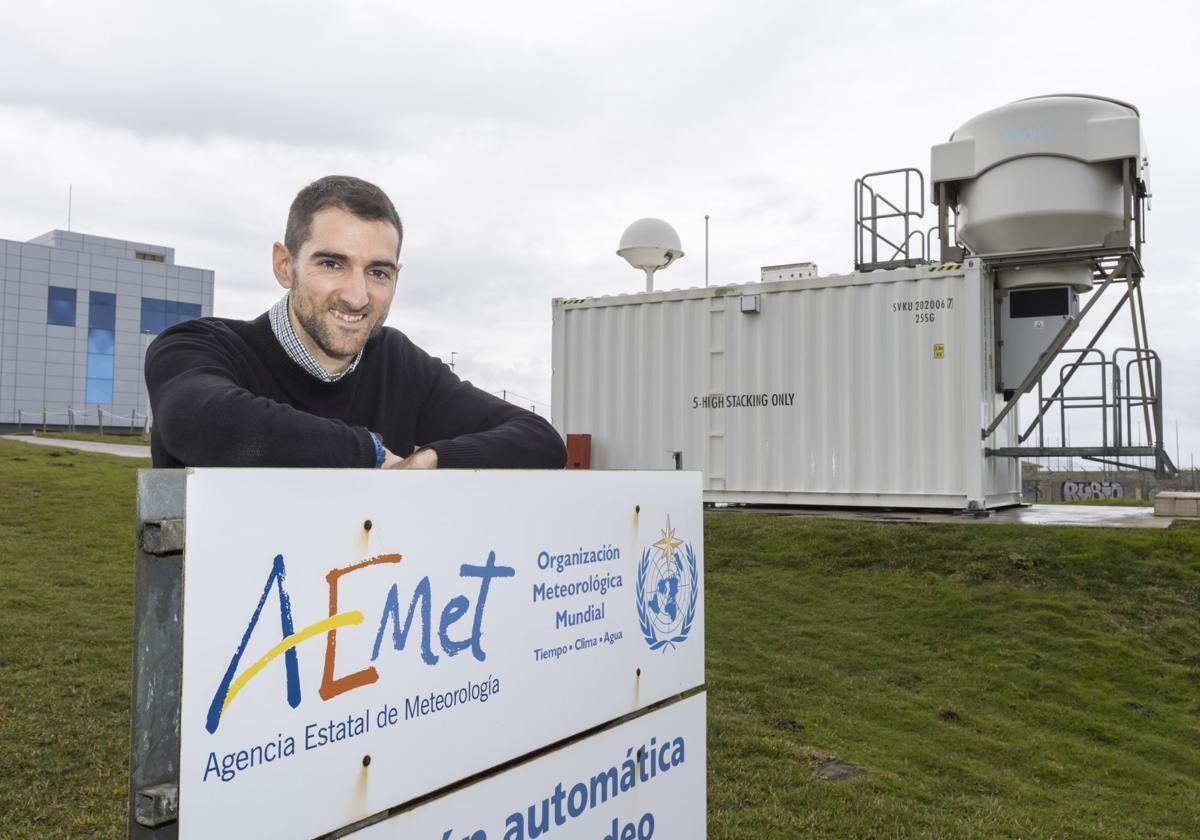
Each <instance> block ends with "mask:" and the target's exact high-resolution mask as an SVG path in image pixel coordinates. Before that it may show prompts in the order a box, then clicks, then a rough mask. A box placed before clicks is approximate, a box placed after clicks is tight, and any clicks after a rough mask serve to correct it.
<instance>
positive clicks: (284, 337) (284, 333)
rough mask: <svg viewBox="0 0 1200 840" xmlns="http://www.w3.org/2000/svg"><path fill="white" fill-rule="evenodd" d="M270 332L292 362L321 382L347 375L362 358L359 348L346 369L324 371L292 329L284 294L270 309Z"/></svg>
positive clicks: (286, 297) (286, 298) (286, 299)
mask: <svg viewBox="0 0 1200 840" xmlns="http://www.w3.org/2000/svg"><path fill="white" fill-rule="evenodd" d="M269 314H270V318H271V332H273V333H275V338H277V339H279V345H280V346H281V347H282V348H283V352H285V353H287V354H288V358H290V359H291V360H292V361H293V362H295V363H296V364H298V365H300V367H302V368H304V370H305V372H307V373H308V374H309V375H311V376H312V377H314V378H316V379H320V380H321V381H322V382H337V381H338V380H339V379H341V378H342V377H343V376H348V375H350V374H351V373H353V372H354V369H355V368H356V367H358V363H359V361H361V360H362V354H363V351H362V350H359V351H358V355H357V356H355V357H354V361H352V362H351V363H350V364H349V365H347V367H346V369H345V370H343V371H342V372H341V373H326V372H325V369H324V368H322V367H321V366H320V365H319V364H317V362H316V360H315V359H314V358H313V357H312V354H311V353H309V352H308V349H307V348H306V347H305V346H304V344H303V343H301V341H300V338H299V336H297V335H296V331H295V330H294V329H292V319H291V318H289V317H288V296H287V295H284V296H283V298H282V299H280V300H279V301H278V302H277V303H276V304H275V305H274V306H272V307H271V310H270V313H269Z"/></svg>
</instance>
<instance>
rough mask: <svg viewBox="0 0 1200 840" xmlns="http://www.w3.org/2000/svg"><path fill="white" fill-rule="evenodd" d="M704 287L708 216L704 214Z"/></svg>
mask: <svg viewBox="0 0 1200 840" xmlns="http://www.w3.org/2000/svg"><path fill="white" fill-rule="evenodd" d="M704 285H705V286H707V285H708V214H707V213H705V214H704Z"/></svg>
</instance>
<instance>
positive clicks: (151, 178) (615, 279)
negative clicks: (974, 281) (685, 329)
mask: <svg viewBox="0 0 1200 840" xmlns="http://www.w3.org/2000/svg"><path fill="white" fill-rule="evenodd" d="M1126 8H1127V7H1126V6H1123V5H1118V4H1116V3H1098V4H1097V3H1063V4H1053V5H1049V6H1048V5H1046V4H1034V3H1023V2H1014V3H1010V4H1004V5H1003V6H976V5H973V4H962V3H950V2H941V1H940V0H939V1H938V2H932V0H930V1H929V2H926V1H925V0H921V2H902V3H897V4H893V5H892V6H889V7H887V8H886V9H884V8H882V7H880V6H879V5H878V4H873V3H857V2H847V3H839V4H835V5H830V4H825V5H820V6H816V5H813V4H783V3H778V2H769V0H747V1H746V2H742V3H738V4H732V3H723V2H696V3H687V4H683V3H670V2H664V3H653V4H647V3H644V2H626V0H622V2H614V3H604V4H587V5H584V4H569V3H560V2H559V3H550V2H518V1H517V0H513V2H510V3H505V4H496V3H484V2H461V0H449V1H448V2H445V3H439V4H423V5H421V4H396V3H391V2H382V0H381V2H365V1H357V2H343V3H317V2H288V3H284V2H274V1H272V2H266V3H244V2H240V3H234V2H228V0H215V1H214V2H208V3H203V4H201V3H161V2H149V1H148V0H137V1H135V0H129V1H128V2H118V1H117V0H109V2H94V3H87V4H75V3H65V2H57V3H55V2H51V3H39V4H27V6H25V7H21V8H20V9H19V10H16V9H14V10H11V11H8V10H6V11H5V12H3V13H2V14H3V20H2V21H0V23H2V24H3V27H4V30H5V50H4V51H3V52H2V53H0V145H2V147H3V148H4V149H5V151H6V154H5V156H4V158H3V159H2V160H0V182H2V183H3V184H4V188H5V201H4V202H2V203H0V236H4V237H8V238H18V239H25V238H29V237H32V236H34V235H37V234H40V233H42V232H44V231H46V230H48V229H50V228H52V227H62V226H64V225H65V223H66V203H67V202H66V197H67V186H68V184H73V185H74V190H73V192H74V207H73V214H72V215H73V225H74V227H75V228H76V229H77V230H86V231H88V232H94V233H98V234H102V235H111V236H118V237H124V238H130V239H138V240H142V241H151V242H161V243H163V244H168V245H172V246H174V247H175V248H176V249H177V258H178V260H179V262H181V263H185V264H193V265H199V266H202V267H206V268H213V269H215V270H216V272H217V312H218V314H220V315H225V316H229V317H252V316H254V315H256V314H258V313H259V312H261V311H263V310H264V309H265V308H266V307H267V306H268V305H269V304H270V303H271V301H273V300H274V299H275V298H276V297H277V296H278V294H280V290H279V289H278V287H277V286H276V285H275V283H274V281H273V279H272V278H271V276H270V271H269V263H268V257H269V249H270V245H271V242H273V241H274V240H275V239H277V238H279V237H281V236H282V230H283V223H284V215H285V213H286V208H287V206H288V204H289V202H290V201H291V198H292V196H293V195H294V194H295V192H296V190H297V189H298V188H299V187H300V186H301V185H303V184H304V183H307V182H308V181H310V180H312V179H313V178H316V177H318V176H320V175H323V174H327V173H330V172H347V173H352V174H357V175H360V176H362V177H365V178H368V179H370V180H372V181H375V182H376V183H378V184H380V185H381V186H383V187H384V188H385V189H386V190H387V191H388V192H389V193H390V194H391V195H392V196H393V198H394V199H395V201H396V204H397V206H398V207H399V209H400V211H401V214H402V215H403V216H404V218H405V224H406V229H407V234H408V235H407V239H406V243H405V253H404V255H403V256H402V259H403V260H404V262H405V263H406V267H405V270H404V272H403V273H402V275H401V289H400V291H399V292H398V294H397V302H396V307H395V312H394V315H393V318H392V323H393V324H394V325H396V326H399V327H400V328H402V329H405V330H406V331H408V332H409V333H410V334H412V335H413V337H414V338H415V339H416V340H418V342H420V343H422V344H423V345H424V346H426V347H427V348H428V349H429V350H430V351H431V352H434V353H438V354H448V353H449V352H450V351H451V350H454V351H458V352H459V353H460V354H461V355H460V356H459V359H460V361H461V365H462V369H463V371H464V372H466V373H467V374H468V375H469V376H470V377H472V378H474V379H477V380H478V381H479V382H480V384H483V385H486V386H489V390H499V389H501V388H508V389H510V390H516V391H517V392H518V393H524V394H528V395H530V396H531V397H533V398H535V399H538V400H542V401H548V399H549V376H550V362H549V353H550V317H549V306H550V300H551V298H553V297H556V296H563V297H573V296H579V295H590V294H615V293H621V292H628V291H636V290H637V289H639V288H640V287H641V286H642V283H643V281H642V278H641V277H640V275H638V274H637V273H636V272H635V271H633V270H632V269H631V268H629V267H628V266H627V265H626V264H624V262H622V261H621V260H620V259H619V258H617V257H616V255H615V254H614V251H615V248H616V243H617V240H618V238H619V237H620V234H621V231H622V230H623V229H624V227H625V226H626V225H627V224H628V223H629V222H631V221H632V220H634V219H636V218H639V217H641V216H646V215H657V216H661V217H663V218H665V219H667V220H669V221H670V222H671V223H672V224H674V225H675V227H676V228H677V229H678V230H679V233H680V235H681V237H682V239H683V246H684V250H685V251H686V252H687V256H686V257H685V258H684V259H683V260H682V261H680V262H679V263H678V264H676V265H673V266H671V268H670V269H669V270H667V271H665V272H662V273H661V274H660V276H659V279H658V282H659V284H660V286H665V287H679V286H699V285H703V283H704V232H705V229H704V215H705V214H709V215H710V216H711V221H710V254H709V256H710V259H709V268H710V277H711V279H712V282H714V283H729V282H746V281H752V280H754V279H756V278H757V277H758V269H759V267H760V266H762V265H768V264H777V263H785V262H793V261H799V260H815V261H816V262H817V263H818V264H819V265H820V267H821V270H822V272H823V273H842V272H846V271H848V270H850V268H851V260H852V251H851V233H852V228H851V189H852V185H853V182H854V179H855V178H856V177H858V176H860V175H862V174H864V173H866V172H869V171H873V170H879V169H890V168H893V167H897V166H916V167H919V168H921V169H924V170H927V169H928V156H929V148H930V146H931V145H932V144H934V143H936V142H940V141H941V140H942V139H944V138H945V137H946V136H948V135H949V133H950V132H951V131H953V130H954V129H955V128H956V127H957V126H958V125H959V124H961V123H962V122H964V121H965V120H966V119H968V118H970V117H971V116H972V115H974V114H976V113H979V112H981V111H983V110H986V109H988V108H991V107H994V106H996V105H1000V104H1003V103H1004V102H1007V101H1010V100H1012V99H1015V98H1018V97H1021V96H1029V95H1035V94H1040V93H1049V92H1054V91H1058V90H1084V91H1093V92H1097V93H1104V94H1107V95H1112V96H1116V97H1118V98H1124V99H1128V100H1130V101H1133V102H1135V103H1136V104H1138V105H1139V106H1140V107H1141V109H1142V114H1143V120H1144V126H1145V131H1146V136H1147V138H1148V140H1149V143H1150V150H1151V156H1152V161H1153V166H1154V189H1155V200H1154V211H1153V213H1152V214H1151V217H1150V228H1149V230H1150V241H1149V242H1148V243H1147V246H1146V263H1147V267H1148V277H1147V282H1146V303H1147V316H1148V319H1149V321H1150V332H1151V338H1152V340H1154V341H1155V343H1156V346H1157V347H1158V349H1159V350H1160V352H1161V353H1162V355H1163V358H1164V360H1165V364H1166V375H1165V377H1164V378H1165V383H1166V392H1165V393H1166V399H1167V417H1168V425H1170V423H1171V422H1172V421H1173V419H1174V416H1180V417H1181V418H1182V419H1183V420H1184V421H1185V424H1186V425H1187V427H1188V428H1187V429H1185V430H1184V435H1183V437H1184V438H1185V442H1184V449H1185V450H1186V448H1187V443H1186V440H1187V439H1189V438H1192V439H1194V440H1195V441H1196V445H1197V447H1198V448H1200V385H1198V384H1197V383H1198V382H1200V377H1198V376H1196V373H1197V371H1196V369H1195V366H1194V365H1193V363H1192V362H1191V361H1190V359H1192V358H1193V357H1194V355H1195V349H1194V348H1195V344H1194V330H1193V328H1192V326H1191V325H1192V322H1193V321H1194V320H1195V319H1194V315H1192V314H1191V309H1190V307H1189V306H1188V304H1189V303H1190V301H1191V298H1192V297H1193V296H1194V295H1193V292H1192V290H1193V289H1194V288H1195V287H1196V285H1197V283H1200V269H1197V268H1195V267H1194V260H1193V259H1192V249H1193V245H1192V239H1193V236H1192V232H1191V222H1190V219H1191V213H1192V210H1191V196H1193V195H1195V194H1197V192H1200V165H1198V164H1197V163H1196V159H1195V156H1194V154H1193V151H1192V149H1191V147H1190V145H1189V144H1190V143H1191V139H1192V138H1193V137H1195V136H1196V135H1197V134H1198V133H1200V125H1198V122H1200V120H1198V118H1197V116H1196V113H1195V111H1194V109H1190V108H1187V107H1183V106H1182V105H1181V104H1180V103H1181V102H1183V101H1185V100H1186V97H1184V96H1182V94H1184V93H1185V92H1186V91H1185V85H1186V83H1187V80H1191V79H1194V78H1195V77H1196V76H1197V66H1196V59H1195V58H1193V57H1192V55H1193V53H1192V50H1191V49H1190V46H1189V45H1188V44H1187V43H1186V39H1187V37H1188V35H1187V33H1188V32H1189V31H1191V29H1192V26H1191V24H1192V23H1194V21H1193V20H1192V18H1194V17H1195V13H1194V12H1192V11H1190V10H1187V11H1183V12H1180V11H1178V7H1172V6H1168V5H1164V4H1160V3H1155V2H1150V3H1147V4H1144V5H1143V6H1141V7H1139V30H1138V35H1139V39H1140V40H1141V42H1142V43H1143V44H1145V45H1146V50H1147V51H1149V52H1150V53H1152V54H1153V55H1154V61H1131V60H1127V59H1126V58H1125V57H1124V56H1123V55H1122V54H1121V53H1120V52H1119V51H1118V50H1116V49H1115V48H1113V45H1115V44H1116V43H1118V42H1119V35H1120V33H1119V32H1117V31H1115V30H1114V28H1113V27H1114V24H1113V20H1118V19H1120V16H1119V15H1118V12H1120V13H1121V14H1125V10H1126ZM18 11H19V13H18ZM1106 45H1107V46H1106ZM928 224H933V220H932V217H930V218H929V221H928Z"/></svg>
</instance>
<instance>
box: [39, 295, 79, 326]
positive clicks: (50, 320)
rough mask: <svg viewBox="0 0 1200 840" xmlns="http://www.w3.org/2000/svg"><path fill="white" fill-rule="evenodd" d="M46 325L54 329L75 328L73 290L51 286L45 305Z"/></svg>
mask: <svg viewBox="0 0 1200 840" xmlns="http://www.w3.org/2000/svg"><path fill="white" fill-rule="evenodd" d="M46 323H47V324H50V325H52V326H55V327H73V326H75V290H74V289H66V288H63V287H62V286H51V287H50V296H49V299H48V301H47V304H46Z"/></svg>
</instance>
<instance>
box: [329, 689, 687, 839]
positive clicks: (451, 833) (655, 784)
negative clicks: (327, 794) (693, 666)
mask: <svg viewBox="0 0 1200 840" xmlns="http://www.w3.org/2000/svg"><path fill="white" fill-rule="evenodd" d="M705 755H706V750H705V696H704V694H697V695H695V696H693V697H689V698H688V699H686V700H681V701H679V702H678V703H673V704H671V705H669V706H666V707H664V708H662V709H658V710H656V711H653V712H650V713H648V714H646V715H643V716H642V717H640V718H637V719H635V720H632V721H629V722H627V723H623V724H621V725H620V726H616V727H614V728H612V729H609V730H606V731H604V732H601V733H599V734H596V735H593V736H591V737H590V738H587V739H586V740H584V741H579V742H576V743H574V744H572V745H571V746H569V747H564V748H563V749H561V750H557V751H555V752H552V753H549V754H548V755H545V756H542V757H540V758H537V759H535V760H533V761H531V762H529V763H527V764H523V765H520V766H519V767H516V768H513V769H512V770H508V771H505V772H504V773H501V774H499V775H497V776H494V777H492V778H490V779H485V780H484V781H481V782H477V783H476V784H473V785H471V786H470V787H467V788H464V789H462V790H460V791H455V792H454V793H451V794H448V795H447V796H444V797H441V798H440V799H435V800H433V801H432V802H429V803H426V804H425V805H422V806H420V807H419V808H416V809H414V810H413V811H409V812H407V813H404V814H400V815H398V816H395V817H392V818H391V819H389V820H386V821H385V822H381V823H376V824H374V825H372V826H369V827H367V828H365V829H362V830H361V831H357V832H355V833H354V834H353V835H352V836H353V838H354V840H525V839H526V838H531V837H551V836H552V837H557V838H581V839H586V840H651V838H659V840H699V838H702V837H704V836H705V833H706V827H707V818H706V811H707V808H706V795H705Z"/></svg>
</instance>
